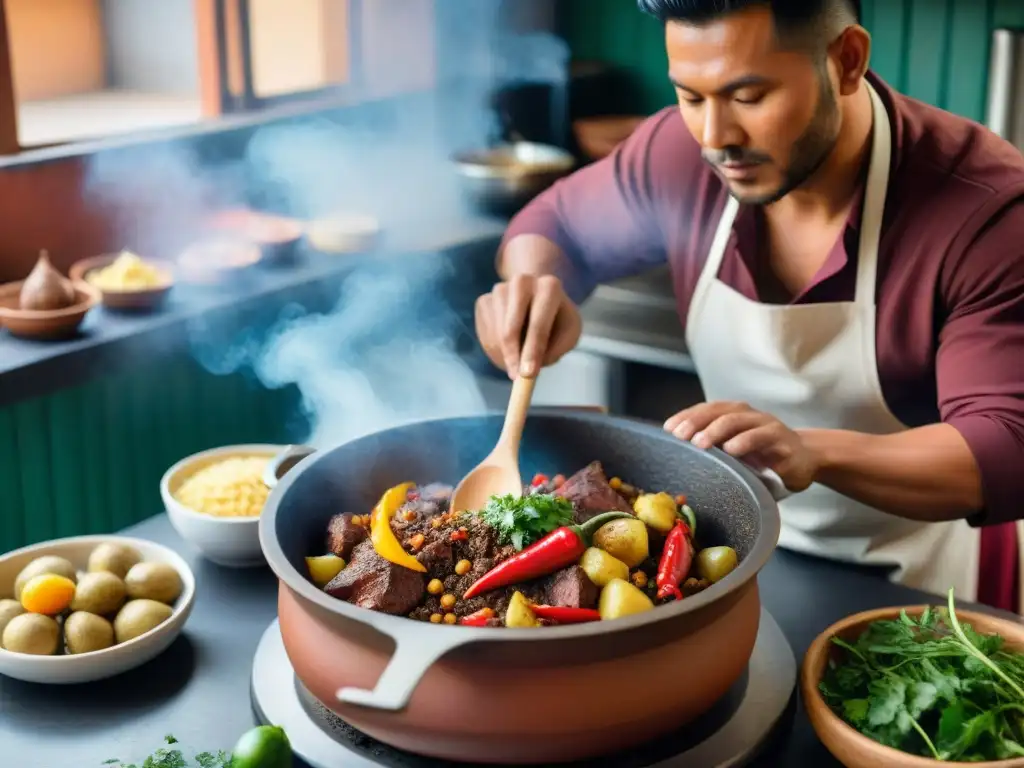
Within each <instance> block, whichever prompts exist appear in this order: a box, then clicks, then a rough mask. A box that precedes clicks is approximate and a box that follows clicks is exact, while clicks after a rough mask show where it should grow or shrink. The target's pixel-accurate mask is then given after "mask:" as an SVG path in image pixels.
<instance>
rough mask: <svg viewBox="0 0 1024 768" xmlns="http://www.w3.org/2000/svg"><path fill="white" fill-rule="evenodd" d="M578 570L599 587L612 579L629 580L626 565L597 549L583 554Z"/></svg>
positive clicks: (593, 548)
mask: <svg viewBox="0 0 1024 768" xmlns="http://www.w3.org/2000/svg"><path fill="white" fill-rule="evenodd" d="M580 568H582V569H583V571H584V573H586V574H587V578H588V579H590V580H591V581H592V582H594V583H595V584H596V585H597V586H599V587H603V586H604V585H605V584H607V583H608V582H609V581H611V580H612V579H628V578H629V566H628V565H626V564H625V563H624V562H622V561H621V560H617V559H616V558H614V557H612V556H611V555H609V554H608V553H607V552H605V551H604V550H603V549H598V548H597V547H591V548H590V549H588V550H587V551H586V552H584V553H583V557H581V558H580Z"/></svg>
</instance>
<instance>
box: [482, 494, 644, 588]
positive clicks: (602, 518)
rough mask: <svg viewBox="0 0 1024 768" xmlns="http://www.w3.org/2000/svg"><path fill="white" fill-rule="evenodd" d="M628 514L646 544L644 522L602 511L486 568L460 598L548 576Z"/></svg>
mask: <svg viewBox="0 0 1024 768" xmlns="http://www.w3.org/2000/svg"><path fill="white" fill-rule="evenodd" d="M627 517H628V518H630V520H631V521H632V522H635V523H636V524H637V525H639V526H640V527H641V528H642V529H643V531H644V537H645V546H646V536H647V529H646V528H644V524H643V523H641V522H640V521H639V520H637V519H636V518H635V517H633V516H632V515H631V514H629V513H628V512H605V513H603V514H600V515H597V516H596V517H592V518H591V519H590V520H588V521H587V522H585V523H583V524H582V525H567V526H564V527H562V528H559V529H557V530H555V531H552V532H551V533H549V534H548V535H547V536H545V537H544V538H542V539H541V540H540V541H537V542H534V543H533V544H531V545H530V546H529V547H527V548H526V549H524V550H523V551H522V552H520V553H518V554H516V555H513V556H512V557H510V558H509V559H508V560H505V561H504V562H502V563H500V564H498V565H497V566H495V567H494V568H492V569H491V570H489V571H488V572H487V573H485V574H484V575H483V576H481V577H480V578H479V579H477V580H476V582H474V583H473V585H472V586H470V588H469V589H467V590H466V594H465V595H464V596H463V597H465V598H466V599H467V600H468V599H469V598H471V597H475V596H476V595H479V594H481V593H483V592H488V591H490V590H492V589H497V588H498V587H504V586H508V585H509V584H519V583H521V582H524V581H529V580H530V579H536V578H538V577H540V576H547V575H548V574H551V573H554V572H555V571H557V570H560V569H562V568H565V567H567V566H570V565H572V564H573V563H575V562H577V561H578V560H579V559H580V557H582V556H583V553H584V552H586V550H587V547H589V546H590V542H591V539H593V538H594V534H595V531H598V529H600V528H601V526H603V525H605V524H606V523H608V522H609V521H616V520H620V519H621V518H627Z"/></svg>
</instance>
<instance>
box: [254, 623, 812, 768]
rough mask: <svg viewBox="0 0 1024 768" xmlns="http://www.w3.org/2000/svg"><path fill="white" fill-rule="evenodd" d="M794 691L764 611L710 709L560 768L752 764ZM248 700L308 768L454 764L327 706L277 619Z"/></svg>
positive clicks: (784, 649)
mask: <svg viewBox="0 0 1024 768" xmlns="http://www.w3.org/2000/svg"><path fill="white" fill-rule="evenodd" d="M795 688H796V660H795V659H794V657H793V652H792V650H791V649H790V648H789V645H788V643H787V642H786V639H785V637H783V635H782V632H781V630H780V629H779V627H778V625H777V624H776V623H775V621H774V620H773V619H772V618H771V616H770V615H769V614H768V613H767V612H766V611H764V610H763V609H762V613H761V629H760V632H759V633H758V638H757V643H756V644H755V647H754V653H753V655H752V656H751V660H750V665H749V666H748V669H747V671H746V672H745V673H744V674H743V676H742V677H741V678H740V680H738V681H737V683H736V684H735V685H734V686H733V687H732V688H731V689H730V690H729V692H728V693H727V694H726V695H725V696H724V697H723V698H722V699H721V700H720V701H719V702H718V703H717V704H716V705H715V706H714V707H713V708H712V709H711V710H710V711H709V712H708V713H706V714H705V715H703V716H702V717H700V718H698V719H697V720H696V721H694V722H693V723H691V724H690V725H688V726H686V727H685V728H682V729H680V730H679V731H678V732H676V733H672V734H669V735H667V736H664V737H662V738H660V739H656V740H655V741H652V742H649V743H648V744H645V745H643V746H641V747H636V748H634V749H631V750H629V751H628V752H624V753H620V754H618V755H612V756H606V757H602V758H598V759H595V760H589V761H581V762H574V763H562V764H560V765H559V767H558V768H584V767H585V768H682V766H684V765H685V766H701V768H725V767H726V766H729V767H730V768H731V767H732V766H740V765H745V764H749V763H750V761H751V760H752V759H754V758H755V757H756V756H757V755H758V754H761V753H764V751H765V750H766V749H767V748H768V746H769V742H770V741H772V740H773V736H779V735H784V734H785V733H786V732H788V728H789V720H790V719H791V715H792V712H793V710H794V706H793V703H794V702H795ZM252 700H253V709H254V711H255V713H256V717H257V720H259V721H260V722H267V723H274V724H277V725H281V726H282V727H284V728H285V730H286V731H287V732H288V735H289V738H290V739H291V741H292V746H293V748H294V750H295V753H296V755H297V756H299V757H300V758H302V759H303V760H304V761H305V762H306V763H307V764H308V765H310V766H311V767H312V768H452V767H453V766H456V765H459V764H457V763H452V762H449V761H446V760H440V759H437V758H431V757H422V756H419V755H414V754H411V753H409V752H403V751H400V750H397V749H394V748H393V747H389V746H387V745H386V744H382V743H381V742H379V741H377V740H375V739H373V738H371V737H370V736H367V735H366V734H364V733H362V732H361V731H358V730H356V729H355V728H353V727H352V726H351V725H349V724H348V723H346V722H345V721H344V720H342V719H341V718H339V717H338V716H337V715H336V714H334V713H333V712H331V711H330V710H328V709H327V708H326V707H324V706H323V705H322V704H321V703H320V702H319V701H317V700H316V699H315V698H314V697H313V696H312V694H310V693H309V692H308V691H307V690H306V689H305V688H304V687H303V686H302V684H301V683H299V682H298V680H296V678H295V675H294V673H293V672H292V670H291V667H290V666H289V664H288V659H287V655H286V653H285V650H284V644H283V642H282V641H281V634H280V631H279V629H278V625H277V622H276V621H275V622H274V623H273V624H271V625H270V627H269V628H268V629H267V631H266V633H265V634H264V636H263V638H262V639H261V640H260V644H259V648H258V649H257V651H256V658H255V660H254V663H253V678H252ZM340 760H342V761H344V762H339V761H340ZM495 768H500V766H495Z"/></svg>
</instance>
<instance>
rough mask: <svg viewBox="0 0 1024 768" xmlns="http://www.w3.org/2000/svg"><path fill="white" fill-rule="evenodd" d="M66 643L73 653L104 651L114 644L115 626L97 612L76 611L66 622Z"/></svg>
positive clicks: (69, 650) (69, 651)
mask: <svg viewBox="0 0 1024 768" xmlns="http://www.w3.org/2000/svg"><path fill="white" fill-rule="evenodd" d="M102 573H106V571H102ZM110 575H111V576H113V574H110ZM64 644H65V645H66V646H67V649H68V653H70V654H72V655H74V654H76V653H91V652H92V651H102V650H104V649H106V648H110V647H111V646H112V645H113V644H114V627H113V626H112V625H111V624H110V622H109V621H107V620H106V619H104V618H103V617H102V616H97V615H96V614H95V613H88V612H86V611H75V613H72V614H71V615H70V616H68V618H67V619H66V620H65V622H64Z"/></svg>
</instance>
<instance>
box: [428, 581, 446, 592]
mask: <svg viewBox="0 0 1024 768" xmlns="http://www.w3.org/2000/svg"><path fill="white" fill-rule="evenodd" d="M427 592H429V593H430V594H432V595H440V594H441V593H442V592H444V584H443V583H442V582H441V580H440V579H431V580H430V583H429V584H427Z"/></svg>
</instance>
